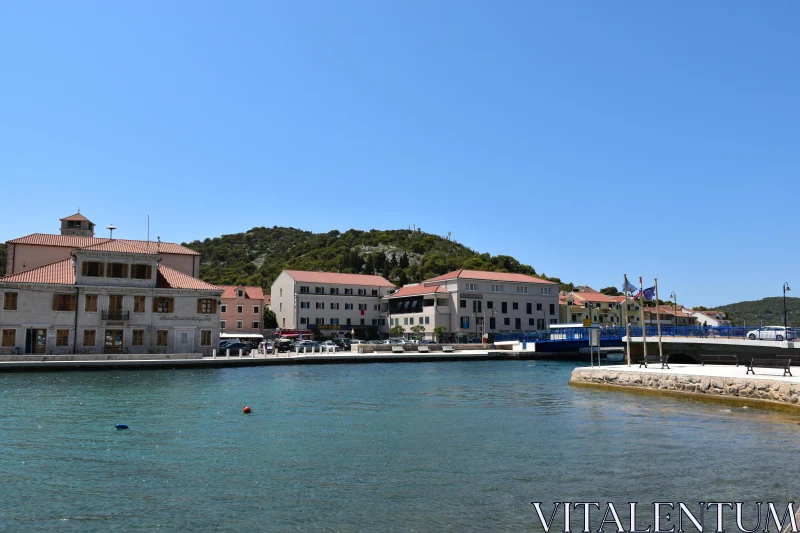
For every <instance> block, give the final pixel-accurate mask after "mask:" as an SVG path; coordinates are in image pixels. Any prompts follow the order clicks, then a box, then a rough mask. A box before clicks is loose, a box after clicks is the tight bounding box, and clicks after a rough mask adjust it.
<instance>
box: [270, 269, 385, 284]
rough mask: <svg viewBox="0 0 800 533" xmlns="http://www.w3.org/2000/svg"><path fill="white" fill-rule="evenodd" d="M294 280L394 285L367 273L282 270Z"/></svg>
mask: <svg viewBox="0 0 800 533" xmlns="http://www.w3.org/2000/svg"><path fill="white" fill-rule="evenodd" d="M284 272H286V273H287V274H289V275H290V276H291V277H292V278H293V279H294V280H295V281H300V282H303V283H327V284H331V285H367V286H370V285H371V286H373V287H394V285H393V284H391V283H389V282H388V281H386V280H385V279H383V278H382V277H380V276H370V275H367V274H339V273H336V272H309V271H306V270H284Z"/></svg>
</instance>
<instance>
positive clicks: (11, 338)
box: [3, 329, 17, 347]
mask: <svg viewBox="0 0 800 533" xmlns="http://www.w3.org/2000/svg"><path fill="white" fill-rule="evenodd" d="M16 344H17V330H15V329H4V330H3V346H5V347H9V346H16Z"/></svg>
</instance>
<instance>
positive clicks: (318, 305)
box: [314, 302, 325, 309]
mask: <svg viewBox="0 0 800 533" xmlns="http://www.w3.org/2000/svg"><path fill="white" fill-rule="evenodd" d="M314 305H315V306H316V308H317V309H325V302H315V303H314Z"/></svg>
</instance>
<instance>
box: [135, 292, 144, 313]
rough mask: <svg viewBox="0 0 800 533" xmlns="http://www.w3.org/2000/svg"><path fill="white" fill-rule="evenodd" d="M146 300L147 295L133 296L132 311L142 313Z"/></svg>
mask: <svg viewBox="0 0 800 533" xmlns="http://www.w3.org/2000/svg"><path fill="white" fill-rule="evenodd" d="M146 301H147V296H134V297H133V312H134V313H144V306H145V302H146Z"/></svg>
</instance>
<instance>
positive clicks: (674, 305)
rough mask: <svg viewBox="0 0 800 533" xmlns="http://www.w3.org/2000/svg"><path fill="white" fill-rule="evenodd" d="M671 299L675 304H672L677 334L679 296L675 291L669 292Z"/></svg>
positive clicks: (676, 332)
mask: <svg viewBox="0 0 800 533" xmlns="http://www.w3.org/2000/svg"><path fill="white" fill-rule="evenodd" d="M669 299H670V300H672V302H673V304H672V316H674V317H675V323H674V324H673V325H674V326H675V335H677V334H678V329H677V328H678V297H677V296H675V291H672V292H671V293H669Z"/></svg>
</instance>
